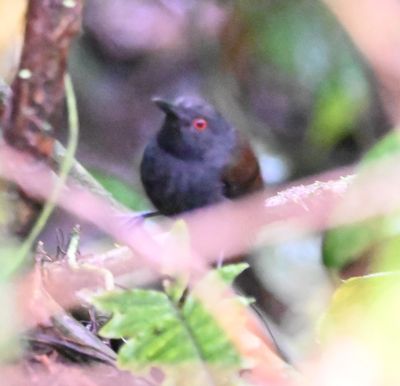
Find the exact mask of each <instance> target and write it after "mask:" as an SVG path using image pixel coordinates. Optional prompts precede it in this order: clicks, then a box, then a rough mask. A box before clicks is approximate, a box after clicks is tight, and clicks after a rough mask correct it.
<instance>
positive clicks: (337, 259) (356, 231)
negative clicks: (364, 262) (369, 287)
mask: <svg viewBox="0 0 400 386" xmlns="http://www.w3.org/2000/svg"><path fill="white" fill-rule="evenodd" d="M396 155H400V133H399V132H397V131H394V132H392V133H390V134H388V135H387V136H385V137H384V138H383V139H382V140H381V141H379V142H378V143H377V144H376V145H375V146H374V147H373V148H372V149H371V150H369V151H368V152H367V153H366V154H365V156H364V158H363V159H362V161H361V163H360V165H359V167H358V172H359V173H360V174H367V173H368V167H369V166H371V165H372V164H376V163H377V162H382V161H385V160H387V158H388V157H390V156H396ZM353 183H354V184H357V178H356V179H355V180H354V182H353ZM398 235H400V214H399V213H393V214H392V215H390V216H385V217H379V218H373V219H371V220H368V221H364V222H361V223H357V224H351V225H347V226H342V227H338V228H335V229H332V230H330V231H328V232H327V233H326V234H325V237H324V242H323V262H324V264H325V265H326V266H327V267H329V268H336V269H340V268H342V267H344V266H345V265H347V264H349V263H351V262H353V261H355V260H357V259H358V258H359V257H361V255H363V254H364V253H366V252H368V251H370V250H371V249H372V247H374V248H376V247H379V249H378V250H376V251H375V253H376V256H375V257H374V259H375V260H380V259H384V260H385V261H386V263H385V266H386V268H387V269H389V267H388V266H387V263H388V261H392V262H394V259H392V258H389V257H388V254H389V253H390V250H392V249H391V248H389V246H388V249H387V250H386V252H385V248H384V244H385V243H389V242H390V243H391V238H393V237H396V236H398ZM382 243H383V244H382ZM379 250H380V252H379ZM380 253H383V255H381V254H380ZM386 253H387V254H386ZM384 255H385V256H386V258H384ZM396 265H397V264H396ZM378 266H379V261H377V263H376V264H375V263H374V269H377V270H381V269H379V268H378ZM391 269H394V267H393V268H391Z"/></svg>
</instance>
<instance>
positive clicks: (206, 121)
mask: <svg viewBox="0 0 400 386" xmlns="http://www.w3.org/2000/svg"><path fill="white" fill-rule="evenodd" d="M153 101H154V103H155V104H156V105H157V106H158V107H159V108H160V109H161V110H162V111H163V112H164V113H165V119H164V122H163V124H162V125H161V128H160V129H159V130H158V132H157V133H156V134H155V135H154V136H153V137H152V138H151V139H150V141H149V143H148V144H147V146H146V147H145V150H144V153H143V158H142V161H141V165H140V176H141V181H142V184H143V187H144V190H145V192H146V194H147V196H148V197H149V199H150V201H151V202H152V204H153V205H154V207H155V208H156V209H157V211H158V212H159V213H160V214H162V215H165V216H174V215H178V214H181V213H183V212H188V211H192V210H196V209H200V208H203V207H207V206H209V205H212V204H215V203H218V202H222V201H225V200H232V199H236V198H239V197H242V196H244V195H246V194H250V193H253V192H256V191H258V190H260V189H262V188H263V179H262V176H261V170H260V165H259V163H258V160H257V157H256V155H255V153H254V151H253V149H252V147H251V145H250V143H249V141H248V140H247V139H246V138H245V137H244V135H243V134H242V133H241V132H240V131H239V130H237V129H236V128H234V126H233V125H232V124H231V123H230V122H228V121H227V120H226V119H225V118H224V117H223V116H222V115H221V114H220V113H219V112H218V110H217V109H216V108H214V107H213V106H212V105H210V104H209V103H207V102H206V101H204V100H203V99H201V98H198V97H195V98H193V97H179V98H177V99H175V100H174V101H168V100H165V99H161V98H154V99H153Z"/></svg>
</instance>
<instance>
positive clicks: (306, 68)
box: [243, 0, 370, 150]
mask: <svg viewBox="0 0 400 386" xmlns="http://www.w3.org/2000/svg"><path fill="white" fill-rule="evenodd" d="M263 7H264V8H263ZM243 8H244V9H245V10H246V12H247V14H248V17H249V24H250V26H251V27H250V28H252V34H253V36H254V42H255V45H256V53H257V54H258V55H259V56H260V57H261V58H263V59H264V60H265V61H267V62H269V63H271V64H272V65H274V66H276V67H277V68H279V70H280V71H283V72H286V73H287V74H288V75H290V76H291V77H293V79H294V80H295V81H297V82H299V83H300V84H302V85H303V86H304V87H306V88H307V89H308V90H310V92H311V93H312V94H314V96H315V105H314V110H313V114H312V117H311V120H310V126H309V132H308V138H309V140H310V146H314V147H320V148H322V149H328V150H329V149H330V148H331V147H333V146H334V145H335V144H336V143H337V142H338V141H340V140H341V139H342V138H344V137H345V136H346V135H348V134H349V133H350V132H351V130H352V129H354V127H355V125H354V124H355V123H357V121H358V120H359V118H360V116H361V114H362V113H363V112H364V111H366V109H367V108H368V105H369V100H370V92H369V84H368V81H367V78H366V75H365V71H364V69H363V67H362V65H361V63H360V60H359V59H358V54H357V53H356V51H355V50H354V47H353V46H352V44H351V42H350V40H349V39H348V37H347V35H346V33H345V32H344V31H343V30H342V29H341V27H340V26H339V24H338V22H337V20H336V19H335V18H334V17H333V15H332V14H331V13H330V12H329V11H328V10H327V9H326V8H325V7H324V5H323V4H322V3H321V2H315V1H310V0H296V1H285V2H283V3H282V2H276V3H272V4H271V5H270V6H269V7H268V8H266V7H265V4H264V5H263V4H262V3H260V4H258V6H256V5H254V4H253V3H251V5H250V3H249V4H248V5H247V6H245V5H243Z"/></svg>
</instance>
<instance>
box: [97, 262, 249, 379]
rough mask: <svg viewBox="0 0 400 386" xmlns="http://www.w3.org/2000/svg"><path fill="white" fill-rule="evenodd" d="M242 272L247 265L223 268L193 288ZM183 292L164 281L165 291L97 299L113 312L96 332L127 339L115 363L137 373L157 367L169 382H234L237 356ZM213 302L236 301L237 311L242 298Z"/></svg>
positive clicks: (211, 320)
mask: <svg viewBox="0 0 400 386" xmlns="http://www.w3.org/2000/svg"><path fill="white" fill-rule="evenodd" d="M246 268H247V265H246V264H236V265H227V266H225V267H222V268H219V269H218V270H217V271H211V272H210V273H208V274H207V275H206V277H205V278H203V279H202V280H200V282H199V283H197V284H196V286H204V285H206V287H209V286H210V285H211V284H212V283H213V280H215V279H216V276H215V274H216V273H217V276H218V277H219V279H220V280H221V279H222V280H223V282H224V283H226V284H231V283H232V282H233V280H234V279H235V278H236V277H237V276H238V275H239V274H240V273H241V272H242V271H243V270H244V269H246ZM185 288H186V285H185V284H183V283H181V282H179V281H176V282H171V283H169V285H167V286H166V287H165V292H162V291H155V290H144V289H133V290H128V291H123V292H122V291H121V292H110V293H107V294H105V295H102V296H101V297H97V298H96V299H95V300H94V304H95V305H96V306H97V307H98V308H99V309H100V310H102V311H105V312H111V313H112V318H111V320H110V321H109V322H108V323H107V324H106V325H105V326H104V327H103V328H102V329H101V331H100V334H101V335H102V336H104V337H106V338H121V337H123V338H124V339H126V342H125V344H124V345H123V346H122V347H121V349H120V350H119V353H118V362H119V364H120V366H121V367H122V368H124V369H129V370H131V371H133V372H134V373H136V374H137V372H147V371H149V370H150V369H151V367H152V366H157V367H159V368H161V369H162V370H163V371H165V373H166V374H167V379H168V382H169V383H168V384H174V385H187V384H188V383H190V384H191V385H202V384H205V383H204V382H206V383H208V381H211V380H212V383H213V384H218V385H235V384H238V374H239V370H240V368H241V365H242V364H241V361H242V360H241V357H240V354H239V352H237V350H236V348H235V347H234V346H233V344H232V343H231V341H230V339H229V337H228V336H227V335H226V332H224V330H223V329H222V328H221V327H220V325H219V323H218V321H217V320H216V319H215V317H214V316H213V315H212V314H211V313H209V312H208V311H207V309H206V308H205V307H204V306H203V305H202V303H201V302H200V301H199V300H198V299H197V298H196V297H195V296H193V294H192V293H191V292H189V293H186V289H185ZM194 290H195V289H194ZM213 292H214V296H218V295H217V294H216V293H215V291H213ZM218 300H219V304H220V306H221V308H223V307H224V304H225V306H226V303H227V302H229V303H232V304H233V303H237V307H239V306H241V305H242V306H243V305H244V304H246V301H244V300H243V298H240V297H236V298H229V297H226V294H225V295H222V294H221V299H218ZM236 322H237V323H238V322H239V321H238V320H236Z"/></svg>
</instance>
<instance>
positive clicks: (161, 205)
mask: <svg viewBox="0 0 400 386" xmlns="http://www.w3.org/2000/svg"><path fill="white" fill-rule="evenodd" d="M153 101H154V102H155V104H156V105H157V106H158V107H159V108H160V109H161V110H162V111H163V112H164V113H165V119H164V121H163V123H162V125H161V128H160V129H159V130H158V131H157V132H156V133H155V135H154V136H153V137H152V138H151V139H150V140H149V142H148V144H147V146H146V147H145V150H144V153H143V157H142V161H141V164H140V176H141V180H142V184H143V187H144V190H145V192H146V194H147V196H148V197H149V199H150V200H151V202H152V203H153V205H154V206H155V208H156V209H157V211H158V213H157V212H152V213H150V216H146V217H151V216H152V215H154V214H155V213H157V214H162V215H165V216H176V215H179V214H181V213H184V212H189V211H193V210H198V209H201V208H204V207H207V206H209V205H212V204H216V203H219V202H222V201H225V200H234V199H237V198H240V197H243V196H245V195H247V194H251V193H254V192H257V191H259V190H260V189H262V188H263V187H264V183H263V178H262V175H261V169H260V165H259V162H258V160H257V157H256V155H255V153H254V151H253V149H252V147H251V145H250V142H249V141H248V139H246V138H245V137H244V135H243V134H242V132H240V131H239V130H237V129H236V128H235V127H234V126H233V125H232V124H231V123H230V122H229V121H228V120H226V119H225V118H224V117H223V116H222V115H221V114H220V113H219V112H218V111H217V109H215V108H214V107H213V106H212V105H210V104H209V103H207V102H206V101H204V100H203V99H201V98H198V97H195V98H193V97H179V98H177V99H176V100H174V101H167V100H164V99H161V98H154V99H153ZM246 258H247V256H245V255H242V256H238V257H237V256H236V257H233V260H235V261H236V260H243V259H246ZM236 284H237V285H238V286H239V287H241V288H242V290H244V292H245V293H246V294H247V295H249V296H251V297H254V298H255V299H257V300H260V301H261V303H262V304H263V305H265V304H267V306H266V307H264V309H268V308H269V307H270V306H271V305H272V307H275V305H276V304H278V303H279V302H278V301H277V300H275V297H274V296H273V295H272V294H270V293H269V292H268V291H267V290H266V289H265V288H264V286H263V285H262V284H261V283H260V282H259V280H258V278H257V276H256V274H255V273H254V271H253V269H252V267H251V266H250V267H249V269H247V270H245V271H244V272H243V273H242V274H241V275H240V276H239V277H238V278H237V279H236ZM279 305H280V304H279ZM263 321H264V324H265V326H266V327H267V330H268V331H269V334H270V337H271V339H272V341H273V344H274V346H275V347H276V350H277V352H278V353H279V354H280V355H281V356H282V358H283V359H284V360H286V361H288V359H287V358H288V356H287V354H286V353H285V352H284V350H282V348H281V347H280V345H279V344H278V342H277V341H276V339H275V337H274V334H273V332H272V331H271V329H270V326H269V325H268V323H267V322H266V321H265V320H263Z"/></svg>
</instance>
